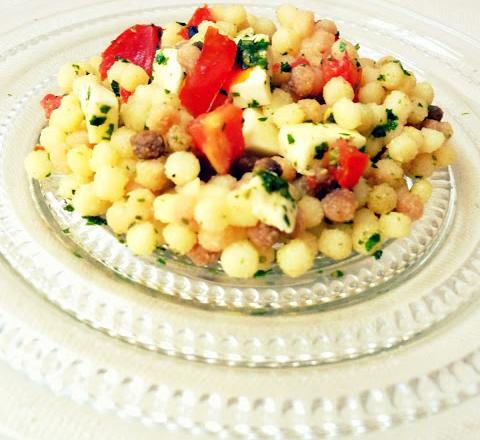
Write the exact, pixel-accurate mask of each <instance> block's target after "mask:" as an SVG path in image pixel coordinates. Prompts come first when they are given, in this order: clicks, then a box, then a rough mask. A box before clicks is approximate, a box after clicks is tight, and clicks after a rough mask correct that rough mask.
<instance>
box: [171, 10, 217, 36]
mask: <svg viewBox="0 0 480 440" xmlns="http://www.w3.org/2000/svg"><path fill="white" fill-rule="evenodd" d="M202 21H215V19H214V18H213V15H212V11H211V10H210V8H209V7H208V5H204V6H202V7H201V8H198V9H197V10H196V11H195V12H194V13H193V15H192V18H190V20H188V23H187V24H186V25H185V26H184V27H183V29H182V30H181V31H180V32H179V33H178V35H181V36H182V37H183V38H185V40H188V39H189V38H190V37H189V35H188V30H189V28H190V27H192V26H198V25H199V24H200V23H202Z"/></svg>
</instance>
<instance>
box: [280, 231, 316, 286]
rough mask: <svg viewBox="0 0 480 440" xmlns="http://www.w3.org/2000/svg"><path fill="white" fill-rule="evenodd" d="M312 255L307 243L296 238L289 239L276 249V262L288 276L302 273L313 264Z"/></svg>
mask: <svg viewBox="0 0 480 440" xmlns="http://www.w3.org/2000/svg"><path fill="white" fill-rule="evenodd" d="M313 261H314V256H313V254H312V251H311V249H310V247H309V246H308V244H307V243H306V242H305V241H303V240H300V239H298V238H296V239H294V240H291V241H289V242H288V243H287V244H285V245H284V246H283V247H281V248H280V249H279V250H278V251H277V263H278V265H279V267H280V269H281V270H282V272H284V273H286V274H287V275H288V276H290V277H298V276H300V275H303V274H304V273H305V272H306V271H307V270H309V269H310V268H311V267H312V266H313Z"/></svg>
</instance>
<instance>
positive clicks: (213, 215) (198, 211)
mask: <svg viewBox="0 0 480 440" xmlns="http://www.w3.org/2000/svg"><path fill="white" fill-rule="evenodd" d="M193 215H194V219H195V221H196V222H197V223H198V224H199V225H200V227H201V228H202V229H205V230H207V231H222V230H223V229H225V228H226V227H227V226H228V211H227V207H226V204H225V199H224V198H223V197H220V198H207V197H203V198H201V199H200V200H199V201H198V203H197V205H196V206H195V210H194V214H193Z"/></svg>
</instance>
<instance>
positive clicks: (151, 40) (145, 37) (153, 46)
mask: <svg viewBox="0 0 480 440" xmlns="http://www.w3.org/2000/svg"><path fill="white" fill-rule="evenodd" d="M161 36H162V28H161V27H158V26H155V25H154V24H148V25H147V24H136V25H135V26H132V27H130V28H128V29H127V30H125V31H123V32H122V33H121V34H120V35H119V36H118V37H117V38H116V39H115V40H113V41H112V43H111V44H110V46H108V47H107V49H106V50H105V51H104V52H103V53H102V62H101V64H100V68H99V71H100V76H101V77H102V79H105V78H106V77H107V72H108V69H110V67H112V66H113V64H114V63H115V61H118V60H119V59H125V60H128V61H130V62H131V63H133V64H136V65H137V66H140V67H141V68H142V69H144V70H145V72H147V73H148V75H150V76H151V75H152V65H153V59H154V57H155V52H156V51H157V48H158V47H159V45H160V38H161Z"/></svg>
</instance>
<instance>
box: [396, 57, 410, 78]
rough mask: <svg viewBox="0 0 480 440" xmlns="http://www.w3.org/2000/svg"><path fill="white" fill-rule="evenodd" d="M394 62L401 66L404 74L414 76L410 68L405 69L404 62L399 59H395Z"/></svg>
mask: <svg viewBox="0 0 480 440" xmlns="http://www.w3.org/2000/svg"><path fill="white" fill-rule="evenodd" d="M393 62H394V63H397V64H398V65H399V66H400V68H401V69H402V72H403V74H404V75H406V76H412V74H411V73H410V72H409V71H408V70H405V68H404V67H403V64H402V63H401V62H400V61H399V60H394V61H393Z"/></svg>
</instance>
